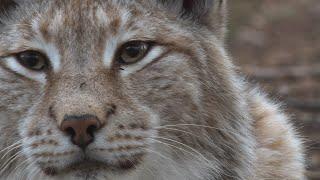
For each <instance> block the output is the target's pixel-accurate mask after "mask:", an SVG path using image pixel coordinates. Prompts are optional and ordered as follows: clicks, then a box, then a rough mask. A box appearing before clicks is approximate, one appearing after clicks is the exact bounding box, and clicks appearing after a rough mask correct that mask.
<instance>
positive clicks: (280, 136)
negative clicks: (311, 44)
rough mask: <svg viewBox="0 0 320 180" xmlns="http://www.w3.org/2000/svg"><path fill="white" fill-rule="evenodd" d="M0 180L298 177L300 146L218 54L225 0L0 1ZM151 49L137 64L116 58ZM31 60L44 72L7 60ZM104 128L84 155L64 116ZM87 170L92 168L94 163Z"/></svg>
mask: <svg viewBox="0 0 320 180" xmlns="http://www.w3.org/2000/svg"><path fill="white" fill-rule="evenodd" d="M0 6H1V8H0V10H1V20H0V22H1V25H0V57H1V58H0V59H1V60H0V115H1V116H0V118H1V121H0V132H1V134H0V149H1V151H0V155H1V156H0V157H1V160H0V167H1V168H0V177H1V178H0V179H17V180H19V179H23V180H25V179H44V180H45V179H48V180H58V179H59V180H60V179H68V180H72V179H77V180H94V179H108V180H109V179H110V180H138V179H139V180H151V179H159V180H168V179H172V180H173V179H175V180H187V179H189V180H197V179H198V180H213V179H239V180H248V179H249V180H250V179H252V180H255V179H279V180H280V179H288V180H289V179H290V180H291V179H292V180H293V179H297V180H298V179H304V175H303V173H304V159H303V150H302V146H301V140H300V139H299V137H298V136H297V134H296V131H295V130H294V128H293V127H292V125H291V123H290V122H289V120H288V118H287V116H286V115H285V114H283V113H282V112H281V110H279V109H280V108H279V107H278V106H277V105H275V104H274V103H272V102H270V101H269V100H268V99H267V98H265V96H264V95H263V94H261V93H260V92H259V90H256V89H254V90H252V89H253V88H251V86H250V85H248V84H247V83H246V82H245V80H243V78H241V76H240V75H239V74H238V73H237V72H236V70H235V69H236V68H235V67H234V66H233V64H232V62H231V60H230V57H229V56H228V53H227V52H226V50H225V48H224V46H225V45H224V35H225V24H226V22H225V21H226V14H227V13H226V1H225V0H201V1H193V0H175V1H166V0H149V1H144V0H94V1H92V0H63V1H61V0H50V1H41V0H18V1H16V2H15V3H13V1H8V0H6V1H3V0H1V4H0ZM130 40H142V41H152V42H153V43H154V47H153V48H152V49H151V50H150V52H149V54H148V55H147V56H146V57H145V58H144V59H143V60H141V61H140V62H138V63H136V64H131V65H125V66H122V67H119V65H117V64H116V63H115V57H116V51H117V49H118V48H119V47H120V46H121V45H122V44H123V43H126V42H128V41H130ZM30 49H31V50H37V51H40V52H42V53H44V54H45V55H46V56H47V57H48V58H49V60H50V64H51V69H50V71H48V72H47V73H39V72H37V73H36V72H31V71H29V70H26V69H24V68H23V67H20V66H19V64H18V63H17V62H16V61H15V59H14V57H13V55H14V54H15V53H18V52H21V51H25V50H30ZM88 113H89V114H93V115H94V116H95V117H97V118H98V119H99V120H100V121H101V124H103V128H102V129H100V130H99V131H98V132H97V133H96V134H95V140H94V142H93V143H92V144H90V145H89V146H88V148H87V150H86V155H85V156H86V158H89V159H90V160H91V161H90V162H91V163H88V164H84V165H80V166H75V165H74V163H75V162H77V161H79V160H81V159H83V158H84V154H83V152H82V150H81V149H79V148H78V147H77V146H75V145H73V144H72V143H71V141H70V138H69V137H68V135H66V134H65V133H63V132H62V131H60V130H59V126H60V125H61V123H62V121H63V118H64V117H65V116H66V115H74V114H76V115H82V114H88ZM92 161H94V162H92Z"/></svg>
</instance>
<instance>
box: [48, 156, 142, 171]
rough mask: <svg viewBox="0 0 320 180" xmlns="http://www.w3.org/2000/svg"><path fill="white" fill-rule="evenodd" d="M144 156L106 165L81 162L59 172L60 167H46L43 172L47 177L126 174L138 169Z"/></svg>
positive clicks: (98, 162) (91, 161)
mask: <svg viewBox="0 0 320 180" xmlns="http://www.w3.org/2000/svg"><path fill="white" fill-rule="evenodd" d="M143 157H144V154H138V155H135V156H132V157H126V158H121V159H119V160H117V161H115V162H113V163H106V162H102V161H95V160H81V161H77V162H74V163H72V164H70V165H69V166H67V167H65V168H63V169H60V170H58V167H46V168H43V169H42V171H43V172H44V174H46V175H47V176H56V175H58V174H64V173H73V172H80V173H81V174H91V173H94V172H99V171H112V172H114V173H125V172H127V171H132V170H134V169H136V168H137V167H138V166H139V165H140V164H141V163H142V161H143Z"/></svg>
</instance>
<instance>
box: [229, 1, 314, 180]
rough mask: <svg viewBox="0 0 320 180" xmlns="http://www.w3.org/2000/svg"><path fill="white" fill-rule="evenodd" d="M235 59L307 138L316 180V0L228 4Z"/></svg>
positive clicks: (311, 176) (310, 168)
mask: <svg viewBox="0 0 320 180" xmlns="http://www.w3.org/2000/svg"><path fill="white" fill-rule="evenodd" d="M229 4H230V6H231V12H230V13H231V16H232V17H231V18H230V23H229V26H230V28H231V30H230V32H229V33H230V34H229V39H228V47H229V49H230V52H231V53H232V56H233V58H234V61H235V63H236V64H237V65H239V66H240V68H241V69H242V70H243V71H244V72H245V74H246V75H248V76H247V77H248V79H250V81H251V82H253V83H256V84H258V85H259V86H260V87H262V88H263V89H264V90H265V91H266V92H268V93H270V94H271V95H270V96H271V98H273V99H275V100H276V101H282V102H284V105H285V107H286V109H285V110H286V111H287V112H288V113H290V114H291V116H292V119H293V120H294V124H295V126H296V127H297V129H298V131H299V132H301V135H302V137H303V138H304V139H305V144H306V151H307V163H308V164H307V165H308V167H307V168H308V172H307V175H308V177H309V179H310V180H320V1H319V0H281V1H278V0H241V1H229Z"/></svg>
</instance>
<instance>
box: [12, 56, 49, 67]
mask: <svg viewBox="0 0 320 180" xmlns="http://www.w3.org/2000/svg"><path fill="white" fill-rule="evenodd" d="M16 58H17V61H18V62H19V63H20V64H21V65H22V66H23V67H25V68H27V69H29V70H32V71H42V70H44V69H46V68H47V66H48V60H47V57H46V56H45V55H43V54H42V53H40V52H37V51H24V52H21V53H19V54H17V55H16Z"/></svg>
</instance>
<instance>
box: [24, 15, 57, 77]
mask: <svg viewBox="0 0 320 180" xmlns="http://www.w3.org/2000/svg"><path fill="white" fill-rule="evenodd" d="M61 18H62V17H61V14H59V13H58V14H57V15H56V17H55V21H58V20H61ZM32 29H33V30H34V31H35V32H36V33H37V35H38V36H37V37H36V38H35V39H33V40H32V41H31V42H30V43H29V44H28V46H29V47H30V48H34V49H38V50H40V51H42V52H44V53H45V55H47V56H48V59H49V61H50V64H51V65H52V68H53V71H54V72H55V73H57V72H59V70H60V65H61V59H60V53H59V50H58V48H57V47H56V46H55V45H54V44H52V43H48V42H46V41H45V39H44V37H43V35H42V33H41V32H40V29H39V20H38V19H37V18H36V19H35V20H34V21H33V22H32Z"/></svg>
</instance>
